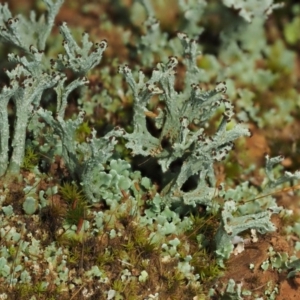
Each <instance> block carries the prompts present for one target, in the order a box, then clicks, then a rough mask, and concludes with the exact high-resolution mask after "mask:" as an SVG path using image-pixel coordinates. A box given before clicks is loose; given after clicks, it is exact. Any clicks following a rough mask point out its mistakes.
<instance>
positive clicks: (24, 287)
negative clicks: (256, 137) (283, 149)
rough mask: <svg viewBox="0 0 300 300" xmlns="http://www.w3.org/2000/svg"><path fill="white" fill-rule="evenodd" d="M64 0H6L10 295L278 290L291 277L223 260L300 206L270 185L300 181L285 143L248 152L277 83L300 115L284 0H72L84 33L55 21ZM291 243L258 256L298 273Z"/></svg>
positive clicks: (185, 295)
mask: <svg viewBox="0 0 300 300" xmlns="http://www.w3.org/2000/svg"><path fill="white" fill-rule="evenodd" d="M62 4H63V0H56V1H54V0H42V1H37V2H36V3H35V4H33V6H34V7H35V8H36V10H37V12H35V11H32V12H31V13H30V15H29V17H25V15H27V14H25V15H21V14H19V15H17V16H14V15H13V13H12V12H11V10H12V11H15V9H16V7H14V6H13V3H12V8H11V10H10V9H9V8H8V4H1V6H0V41H1V43H2V44H3V45H5V47H6V48H4V47H2V50H1V51H0V52H1V53H0V55H1V57H2V58H3V59H2V63H3V66H5V67H6V69H4V71H3V73H2V74H0V78H1V81H2V83H1V92H0V177H1V180H0V237H1V243H0V252H1V255H0V256H1V257H0V277H1V280H0V282H1V283H0V298H1V299H20V298H24V299H25V298H26V299H32V300H34V299H57V298H60V299H83V298H85V299H127V300H130V299H147V300H148V299H149V300H150V299H206V298H211V299H229V298H230V299H244V297H245V299H248V298H246V297H253V299H262V298H259V297H264V296H265V295H267V296H268V299H275V298H274V297H275V296H276V295H277V294H278V292H279V289H278V285H277V284H273V283H272V282H270V283H264V284H263V285H262V286H265V287H266V288H265V289H255V288H253V290H251V291H250V290H248V289H245V290H243V288H242V287H243V284H242V283H240V282H236V281H235V280H233V279H232V278H228V280H227V281H226V283H224V282H222V275H224V273H226V272H227V271H228V270H227V268H226V267H227V264H228V262H229V260H228V259H229V258H230V257H233V256H234V255H239V254H241V253H242V252H243V251H247V245H248V244H247V243H254V242H258V241H260V239H261V238H262V237H263V236H266V234H269V233H271V232H274V231H275V230H276V227H275V224H274V223H273V220H274V214H277V215H278V216H280V217H282V216H287V215H288V211H287V210H285V209H284V208H283V207H281V206H278V204H277V200H276V199H275V198H274V197H273V196H274V195H276V194H277V193H279V192H280V193H281V192H287V191H291V190H293V191H295V190H296V189H298V188H299V185H293V186H290V184H294V183H295V182H296V181H297V180H299V179H300V172H299V171H294V169H292V168H290V171H284V170H283V167H282V164H283V162H284V158H283V157H282V156H276V155H277V154H275V157H273V158H270V156H269V155H266V156H265V157H266V162H265V170H264V171H263V169H262V168H260V167H259V165H255V164H254V163H253V161H250V160H251V159H250V158H249V161H244V162H243V161H242V159H241V158H242V157H243V155H244V154H243V153H244V148H243V147H244V146H245V143H246V141H248V138H250V137H251V132H250V130H249V127H250V126H252V127H254V125H253V124H255V126H257V127H256V128H263V126H266V127H268V126H270V123H269V122H270V120H269V119H270V118H269V111H268V109H265V110H264V106H267V104H268V103H266V102H268V101H270V100H269V99H272V97H274V99H275V100H274V105H272V109H275V110H276V109H277V112H278V114H280V111H281V110H280V109H282V111H283V113H282V114H283V115H284V117H283V118H282V122H285V124H289V122H294V121H295V119H294V117H293V116H295V113H294V111H296V108H295V103H296V102H297V101H295V99H296V98H297V97H296V95H297V91H296V88H295V86H294V81H295V80H294V78H293V76H292V75H291V74H290V73H289V69H284V67H283V66H291V65H293V57H294V54H292V53H291V51H292V50H288V49H286V48H284V47H285V44H284V43H283V42H282V44H276V45H275V44H271V39H272V34H271V33H272V32H273V31H272V30H271V29H270V26H275V25H274V24H273V25H272V24H271V25H269V24H267V25H266V23H265V22H266V20H267V18H268V17H269V16H270V15H271V14H272V12H273V10H274V9H278V8H281V6H282V5H281V4H277V3H276V4H275V3H273V1H261V2H260V3H259V5H257V1H255V0H247V1H239V0H235V1H228V0H223V1H217V2H215V1H213V2H211V1H204V0H202V1H193V0H188V1H181V0H178V1H174V5H172V9H171V7H170V5H169V3H168V2H167V1H165V2H163V1H150V0H142V1H141V0H139V1H138V0H136V1H132V3H130V5H129V4H128V3H127V2H126V1H121V0H120V1H119V0H118V1H114V3H113V4H109V5H108V3H105V2H103V3H102V2H101V3H83V4H82V7H81V6H79V3H74V5H73V6H72V7H68V6H67V5H68V4H67V3H66V9H67V10H69V12H70V11H71V12H72V13H73V12H74V13H75V11H76V14H78V15H79V16H80V18H78V20H82V24H78V25H82V26H85V25H84V24H91V25H92V26H91V25H87V27H88V28H89V31H90V33H87V32H83V31H84V30H83V27H78V28H74V23H73V21H74V20H76V19H77V17H76V18H74V20H70V21H69V23H70V24H69V25H68V24H67V22H65V21H63V22H61V23H60V24H59V25H58V23H57V24H56V21H55V18H56V16H57V15H58V14H59V10H60V8H61V6H62ZM80 5H81V4H80ZM173 6H174V7H173ZM296 8H297V7H296ZM296 8H295V9H294V10H293V14H297V9H296ZM18 10H19V9H18ZM60 13H61V14H62V16H64V17H66V16H67V14H66V13H65V12H64V11H62V12H60ZM60 16H61V15H59V17H58V19H60V20H62V19H63V18H62V17H60ZM86 16H88V20H86V19H85V18H86ZM95 16H96V18H95ZM216 17H217V18H216ZM295 18H297V15H295ZM96 20H97V25H95V22H96ZM229 20H230V21H229ZM274 20H275V21H276V19H274ZM274 20H273V22H274V23H276V22H275V21H274ZM98 21H99V24H98ZM296 21H297V20H295V22H296ZM85 22H87V23H85ZM89 22H94V23H89ZM293 28H294V27H293V26H292V24H291V25H290V26H289V27H288V28H287V29H286V30H288V32H287V33H286V34H288V36H289V37H290V36H292V32H290V30H293ZM269 31H270V32H269ZM82 32H83V33H82ZM274 32H275V31H274ZM99 36H100V39H101V41H99V42H92V40H93V41H94V40H98V39H99ZM278 36H280V35H278ZM254 37H257V39H256V38H255V40H256V42H255V43H254ZM267 38H268V39H269V40H267ZM78 41H79V42H78ZM289 41H291V42H292V41H293V39H292V38H289ZM6 49H8V50H6ZM200 49H201V51H200ZM6 51H8V52H9V54H6ZM210 52H211V53H210ZM278 52H280V53H281V52H282V55H281V54H280V55H277V56H276V57H277V60H276V61H274V57H273V56H274V53H278ZM6 55H7V60H5V58H4V57H5V56H6ZM280 59H282V61H280ZM282 72H284V74H286V75H285V76H286V77H287V80H286V86H284V87H283V86H282V84H281V83H280V81H281V78H282ZM277 85H278V86H279V87H278V86H277ZM267 91H269V92H268V93H267ZM274 94H276V95H274ZM282 98H284V99H286V102H285V103H286V106H285V107H284V108H282V104H281V101H279V100H280V99H282ZM261 99H267V100H268V101H267V100H266V101H265V102H263V103H262V102H260V100H261ZM235 109H236V111H235ZM279 110H280V111H279ZM291 112H293V113H291ZM272 120H273V119H272ZM274 120H277V119H276V117H275V116H274ZM250 123H252V124H250ZM276 126H278V124H277V125H276ZM253 131H254V132H256V131H255V130H253ZM295 139H296V138H295ZM291 148H292V147H291ZM250 156H251V155H250ZM246 160H247V159H246ZM241 173H242V174H241ZM256 177H257V178H258V179H256ZM298 225H299V224H298V223H297V220H296V221H295V225H293V226H294V227H293V226H291V227H287V228H289V230H290V232H291V233H293V234H298V233H299V230H298V227H299V226H298ZM297 247H298V248H299V245H296V244H295V252H294V254H295V253H296V249H297ZM294 254H293V253H292V252H290V253H289V254H287V253H286V252H282V253H280V252H276V251H275V250H274V249H273V248H269V249H268V253H267V255H268V257H267V258H266V259H265V260H264V261H263V263H262V264H261V267H260V268H258V267H257V266H256V265H255V264H254V263H253V262H252V261H251V262H249V264H248V265H249V266H251V271H252V272H254V271H257V270H258V269H259V270H263V271H267V270H269V268H270V266H271V267H272V268H273V269H274V270H275V269H276V270H277V271H278V272H286V275H287V277H288V278H290V277H294V276H296V275H297V272H298V271H299V269H300V267H299V260H298V259H297V256H296V255H294ZM277 271H276V272H277ZM248 279H249V278H248ZM249 282H252V283H253V282H255V281H254V280H252V281H251V280H249ZM249 285H250V284H249ZM216 297H219V298H216Z"/></svg>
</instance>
